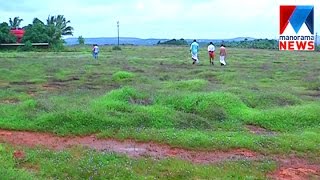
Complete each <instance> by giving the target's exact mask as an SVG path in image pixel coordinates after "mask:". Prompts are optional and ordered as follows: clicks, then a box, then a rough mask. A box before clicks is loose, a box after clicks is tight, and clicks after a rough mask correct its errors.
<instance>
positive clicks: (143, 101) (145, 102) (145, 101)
mask: <svg viewBox="0 0 320 180" xmlns="http://www.w3.org/2000/svg"><path fill="white" fill-rule="evenodd" d="M129 103H131V104H138V105H143V106H148V105H152V104H153V100H152V99H149V98H145V99H137V98H132V97H130V99H129Z"/></svg>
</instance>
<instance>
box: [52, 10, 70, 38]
mask: <svg viewBox="0 0 320 180" xmlns="http://www.w3.org/2000/svg"><path fill="white" fill-rule="evenodd" d="M69 23H71V21H70V20H68V21H67V20H66V18H65V17H64V16H63V15H57V16H49V17H48V19H47V25H48V26H54V27H55V28H56V30H57V31H60V32H59V34H61V35H63V36H66V35H71V36H72V35H73V27H71V26H68V24H69Z"/></svg>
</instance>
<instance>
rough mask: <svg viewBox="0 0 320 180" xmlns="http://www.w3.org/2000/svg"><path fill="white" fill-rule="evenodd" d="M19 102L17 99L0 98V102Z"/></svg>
mask: <svg viewBox="0 0 320 180" xmlns="http://www.w3.org/2000/svg"><path fill="white" fill-rule="evenodd" d="M19 102H20V100H19V99H2V100H0V103H2V104H18V103H19Z"/></svg>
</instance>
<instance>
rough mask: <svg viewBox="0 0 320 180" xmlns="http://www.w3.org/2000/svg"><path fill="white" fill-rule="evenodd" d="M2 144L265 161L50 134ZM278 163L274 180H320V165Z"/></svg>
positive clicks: (10, 137) (245, 153)
mask: <svg viewBox="0 0 320 180" xmlns="http://www.w3.org/2000/svg"><path fill="white" fill-rule="evenodd" d="M0 142H5V143H9V144H12V145H17V146H27V147H43V148H49V149H52V150H63V149H67V148H70V147H72V146H84V147H88V148H91V149H95V150H99V151H106V152H116V153H121V154H126V155H127V156H129V157H134V158H138V157H151V158H154V159H163V158H167V157H173V158H179V159H183V160H186V161H189V162H193V163H200V164H206V163H217V162H222V161H234V160H258V159H263V158H268V157H265V156H263V155H261V154H259V153H256V152H253V151H250V150H246V149H233V150H229V151H194V150H185V149H181V148H172V147H170V146H167V145H160V144H156V143H152V142H149V143H139V142H135V141H133V140H125V141H117V140H114V139H98V138H96V136H94V135H92V136H83V137H58V136H54V135H52V134H48V133H37V132H23V131H8V130H0ZM270 159H274V160H276V161H277V162H278V164H279V168H278V169H277V171H276V172H274V173H273V174H270V175H269V177H271V178H274V179H296V180H298V179H308V177H315V178H316V179H317V178H319V179H320V165H314V164H310V163H309V162H307V161H306V160H304V159H299V158H297V157H294V156H292V157H280V156H279V157H271V158H270Z"/></svg>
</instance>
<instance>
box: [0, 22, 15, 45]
mask: <svg viewBox="0 0 320 180" xmlns="http://www.w3.org/2000/svg"><path fill="white" fill-rule="evenodd" d="M14 42H16V37H15V36H14V35H12V34H11V33H10V26H9V25H8V23H6V22H3V23H1V24H0V43H14Z"/></svg>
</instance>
